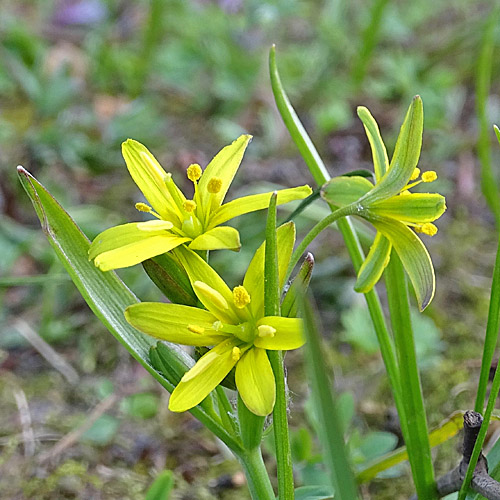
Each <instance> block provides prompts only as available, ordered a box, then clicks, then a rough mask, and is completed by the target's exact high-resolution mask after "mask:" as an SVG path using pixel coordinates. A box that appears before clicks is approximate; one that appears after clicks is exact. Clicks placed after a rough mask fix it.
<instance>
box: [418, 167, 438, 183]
mask: <svg viewBox="0 0 500 500" xmlns="http://www.w3.org/2000/svg"><path fill="white" fill-rule="evenodd" d="M437 178H438V176H437V174H436V172H434V170H428V171H427V172H424V173H423V174H422V180H423V181H424V182H432V181H435V180H436V179H437Z"/></svg>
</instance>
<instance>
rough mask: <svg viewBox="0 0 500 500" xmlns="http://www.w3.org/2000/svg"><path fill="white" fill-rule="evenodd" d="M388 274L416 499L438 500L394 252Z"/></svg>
mask: <svg viewBox="0 0 500 500" xmlns="http://www.w3.org/2000/svg"><path fill="white" fill-rule="evenodd" d="M385 274H386V286H387V298H388V302H389V312H390V315H391V323H392V331H393V334H394V343H395V345H396V352H397V355H398V364H399V376H400V380H401V388H402V391H403V392H402V394H403V405H404V412H405V415H406V432H405V430H404V429H403V436H404V438H405V441H406V445H407V447H408V455H409V459H410V464H411V471H412V475H413V480H414V482H415V488H416V490H417V495H418V497H419V498H425V499H426V500H434V499H437V496H436V495H437V493H436V486H435V482H434V471H433V468H432V460H431V448H430V444H429V439H428V430H427V419H426V415H425V407H424V401H423V395H422V388H421V386H420V377H419V374H418V368H417V360H416V354H415V341H414V338H413V329H412V325H411V317H410V307H409V302H408V286H407V283H406V276H405V274H404V269H403V265H402V264H401V261H400V260H399V257H398V256H397V254H396V253H395V252H392V256H391V260H390V262H389V265H388V266H387V269H386V272H385Z"/></svg>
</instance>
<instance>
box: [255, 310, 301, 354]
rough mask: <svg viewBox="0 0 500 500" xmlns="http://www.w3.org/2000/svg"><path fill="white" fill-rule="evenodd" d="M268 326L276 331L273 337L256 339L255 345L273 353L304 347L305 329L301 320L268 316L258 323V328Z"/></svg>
mask: <svg viewBox="0 0 500 500" xmlns="http://www.w3.org/2000/svg"><path fill="white" fill-rule="evenodd" d="M264 325H265V326H267V327H271V328H273V329H274V330H276V331H275V332H274V334H273V335H263V336H259V335H257V337H255V340H254V345H255V346H256V347H262V348H263V349H269V350H271V351H281V350H284V351H289V350H291V349H297V348H299V347H301V346H303V345H304V343H305V341H306V340H305V337H304V327H303V323H302V320H301V319H299V318H281V317H279V316H266V317H264V318H261V319H260V320H259V321H257V326H258V327H260V326H264Z"/></svg>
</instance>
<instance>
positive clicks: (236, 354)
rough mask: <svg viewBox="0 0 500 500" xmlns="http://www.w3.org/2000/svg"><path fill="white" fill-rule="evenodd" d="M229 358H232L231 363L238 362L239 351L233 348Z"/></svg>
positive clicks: (237, 348)
mask: <svg viewBox="0 0 500 500" xmlns="http://www.w3.org/2000/svg"><path fill="white" fill-rule="evenodd" d="M231 357H232V358H233V361H239V359H240V358H241V349H240V348H239V347H236V346H234V347H233V350H232V352H231Z"/></svg>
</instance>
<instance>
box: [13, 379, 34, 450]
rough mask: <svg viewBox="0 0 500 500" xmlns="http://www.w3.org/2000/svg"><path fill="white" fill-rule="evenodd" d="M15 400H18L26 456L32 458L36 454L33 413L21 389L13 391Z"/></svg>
mask: <svg viewBox="0 0 500 500" xmlns="http://www.w3.org/2000/svg"><path fill="white" fill-rule="evenodd" d="M12 393H13V394H14V399H15V400H16V405H17V409H18V410H19V420H20V422H21V430H22V435H23V444H24V456H26V457H32V456H33V455H34V454H35V434H34V432H33V427H32V424H31V413H30V409H29V406H28V400H27V399H26V394H25V393H24V391H23V390H22V389H20V388H16V389H13V390H12Z"/></svg>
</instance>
